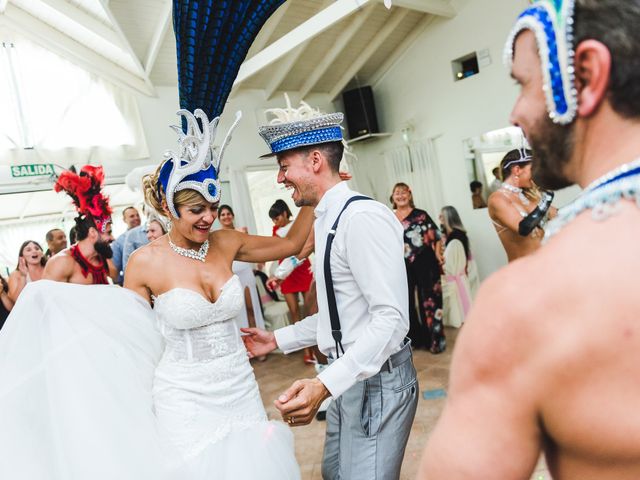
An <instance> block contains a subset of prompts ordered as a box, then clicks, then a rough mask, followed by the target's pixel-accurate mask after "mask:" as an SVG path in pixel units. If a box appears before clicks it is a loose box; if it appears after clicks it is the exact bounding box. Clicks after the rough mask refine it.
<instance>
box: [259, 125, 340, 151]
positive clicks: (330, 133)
mask: <svg viewBox="0 0 640 480" xmlns="http://www.w3.org/2000/svg"><path fill="white" fill-rule="evenodd" d="M340 141H342V129H341V128H340V127H329V128H321V129H319V130H313V131H311V132H303V133H298V134H297V135H292V136H290V137H285V138H283V139H281V140H278V141H276V142H273V143H272V144H271V151H272V152H273V153H280V152H283V151H285V150H291V149H293V148H297V147H303V146H306V145H315V144H316V143H328V142H340Z"/></svg>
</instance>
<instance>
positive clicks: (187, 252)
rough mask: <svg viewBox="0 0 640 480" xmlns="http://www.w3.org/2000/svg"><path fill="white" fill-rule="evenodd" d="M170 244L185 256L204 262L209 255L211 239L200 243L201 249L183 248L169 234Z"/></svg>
mask: <svg viewBox="0 0 640 480" xmlns="http://www.w3.org/2000/svg"><path fill="white" fill-rule="evenodd" d="M169 246H170V247H171V249H172V250H173V251H174V252H176V253H177V254H178V255H182V256H183V257H187V258H193V259H194V260H200V261H201V262H204V260H205V258H206V257H207V252H209V240H205V242H204V243H203V244H202V245H200V249H199V250H193V249H191V248H182V247H179V246H177V245H176V244H175V243H173V242H172V241H171V237H170V236H169Z"/></svg>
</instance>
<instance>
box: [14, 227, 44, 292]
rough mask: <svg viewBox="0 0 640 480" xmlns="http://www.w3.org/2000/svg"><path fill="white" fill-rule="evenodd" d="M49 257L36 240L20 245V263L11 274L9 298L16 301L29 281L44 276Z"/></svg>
mask: <svg viewBox="0 0 640 480" xmlns="http://www.w3.org/2000/svg"><path fill="white" fill-rule="evenodd" d="M46 263H47V259H46V258H45V256H44V251H43V250H42V247H41V246H40V244H39V243H38V242H36V241H35V240H27V241H26V242H24V243H23V244H22V245H21V246H20V250H19V253H18V265H17V266H16V269H15V270H14V271H13V272H12V273H11V275H9V298H10V299H11V300H13V301H14V302H16V301H17V300H18V296H19V295H20V292H22V289H23V288H24V287H25V285H26V284H27V283H30V282H35V281H36V280H40V279H41V278H42V274H43V273H44V266H45V265H46Z"/></svg>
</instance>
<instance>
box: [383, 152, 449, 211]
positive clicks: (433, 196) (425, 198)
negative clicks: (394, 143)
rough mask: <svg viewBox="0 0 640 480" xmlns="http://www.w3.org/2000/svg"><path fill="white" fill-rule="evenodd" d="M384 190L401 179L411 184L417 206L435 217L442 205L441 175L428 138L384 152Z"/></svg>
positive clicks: (390, 189)
mask: <svg viewBox="0 0 640 480" xmlns="http://www.w3.org/2000/svg"><path fill="white" fill-rule="evenodd" d="M384 156H385V160H386V162H385V164H386V167H387V173H388V174H387V182H388V185H389V188H388V192H389V195H391V191H392V189H393V186H394V185H395V184H396V183H398V182H404V183H406V184H407V185H409V186H410V187H411V192H412V193H413V200H414V202H415V204H416V207H417V208H421V209H423V210H426V211H427V212H428V213H429V215H431V217H432V218H434V219H436V218H437V217H438V214H439V213H440V210H441V209H442V207H443V206H444V196H443V193H442V176H441V175H440V167H439V165H438V159H437V157H436V153H435V148H434V146H433V141H432V140H427V141H426V142H414V143H410V144H408V145H405V146H402V147H397V148H394V149H391V150H388V151H386V152H385V155H384Z"/></svg>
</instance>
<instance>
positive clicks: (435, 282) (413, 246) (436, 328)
mask: <svg viewBox="0 0 640 480" xmlns="http://www.w3.org/2000/svg"><path fill="white" fill-rule="evenodd" d="M390 200H391V204H392V205H393V210H394V212H395V214H396V217H397V218H398V220H399V221H400V223H402V226H403V227H404V259H405V265H406V267H407V280H408V282H409V338H411V343H412V345H413V346H414V347H416V348H419V347H426V348H428V349H429V351H430V352H431V353H441V352H443V351H444V350H445V348H446V345H447V343H446V339H445V336H444V328H443V326H442V284H441V280H440V264H441V263H442V260H441V258H440V233H439V232H438V228H437V227H436V223H435V222H434V221H433V220H432V219H431V217H430V216H429V214H428V213H427V212H425V211H424V210H420V209H418V208H415V204H414V203H413V195H412V194H411V189H410V188H409V185H407V184H406V183H397V184H396V185H395V186H394V187H393V191H392V193H391V198H390ZM416 294H417V297H418V305H417V308H416Z"/></svg>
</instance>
